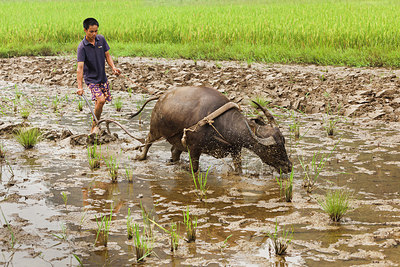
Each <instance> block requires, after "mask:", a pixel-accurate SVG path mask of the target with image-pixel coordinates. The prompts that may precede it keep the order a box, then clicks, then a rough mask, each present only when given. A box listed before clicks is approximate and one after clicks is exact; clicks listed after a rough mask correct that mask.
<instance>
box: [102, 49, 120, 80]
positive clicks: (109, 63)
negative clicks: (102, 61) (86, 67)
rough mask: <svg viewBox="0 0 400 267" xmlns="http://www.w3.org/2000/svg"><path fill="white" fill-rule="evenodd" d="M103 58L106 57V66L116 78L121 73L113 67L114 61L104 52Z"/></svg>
mask: <svg viewBox="0 0 400 267" xmlns="http://www.w3.org/2000/svg"><path fill="white" fill-rule="evenodd" d="M105 56H106V61H107V64H108V65H109V66H110V67H111V68H112V70H113V72H114V74H115V75H117V76H118V75H120V74H121V71H120V70H119V69H117V68H116V67H115V65H114V61H113V60H112V57H111V55H110V53H109V52H108V51H107V52H105Z"/></svg>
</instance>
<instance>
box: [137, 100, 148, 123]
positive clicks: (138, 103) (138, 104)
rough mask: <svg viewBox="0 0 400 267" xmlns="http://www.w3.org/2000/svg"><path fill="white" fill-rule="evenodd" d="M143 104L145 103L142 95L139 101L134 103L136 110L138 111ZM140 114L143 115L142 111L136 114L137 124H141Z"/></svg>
mask: <svg viewBox="0 0 400 267" xmlns="http://www.w3.org/2000/svg"><path fill="white" fill-rule="evenodd" d="M145 102H146V97H145V96H144V95H142V97H141V99H140V100H137V101H136V102H135V103H136V110H140V109H141V107H142V106H143V105H144V103H145ZM142 113H143V111H142V112H140V113H139V114H138V120H139V124H142Z"/></svg>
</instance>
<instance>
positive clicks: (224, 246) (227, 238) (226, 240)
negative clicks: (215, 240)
mask: <svg viewBox="0 0 400 267" xmlns="http://www.w3.org/2000/svg"><path fill="white" fill-rule="evenodd" d="M231 237H232V234H230V235H228V236H227V237H226V238H225V240H224V242H223V243H222V245H221V247H220V249H221V252H222V250H223V249H224V248H226V247H227V246H228V240H229V238H231Z"/></svg>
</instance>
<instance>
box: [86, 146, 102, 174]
mask: <svg viewBox="0 0 400 267" xmlns="http://www.w3.org/2000/svg"><path fill="white" fill-rule="evenodd" d="M87 152H88V161H89V167H90V169H91V170H95V169H98V168H100V160H101V145H99V146H97V142H94V144H93V146H88V147H87Z"/></svg>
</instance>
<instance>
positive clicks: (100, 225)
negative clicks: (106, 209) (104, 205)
mask: <svg viewBox="0 0 400 267" xmlns="http://www.w3.org/2000/svg"><path fill="white" fill-rule="evenodd" d="M112 214H113V210H112V207H111V211H110V216H107V215H104V216H101V220H98V219H97V216H96V215H95V219H96V223H97V235H96V240H95V241H94V244H96V242H97V240H98V238H99V236H101V237H102V240H103V245H104V246H105V247H107V243H108V235H109V233H110V224H111V219H112Z"/></svg>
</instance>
